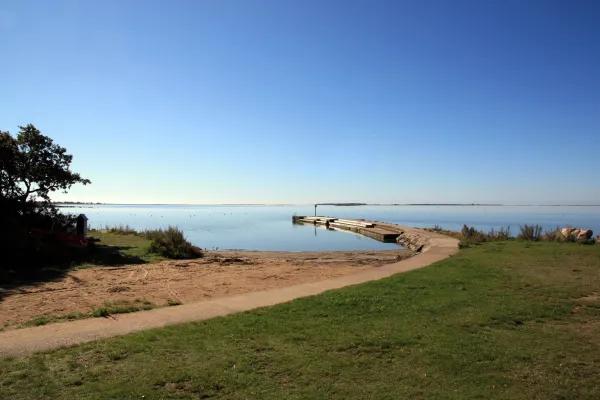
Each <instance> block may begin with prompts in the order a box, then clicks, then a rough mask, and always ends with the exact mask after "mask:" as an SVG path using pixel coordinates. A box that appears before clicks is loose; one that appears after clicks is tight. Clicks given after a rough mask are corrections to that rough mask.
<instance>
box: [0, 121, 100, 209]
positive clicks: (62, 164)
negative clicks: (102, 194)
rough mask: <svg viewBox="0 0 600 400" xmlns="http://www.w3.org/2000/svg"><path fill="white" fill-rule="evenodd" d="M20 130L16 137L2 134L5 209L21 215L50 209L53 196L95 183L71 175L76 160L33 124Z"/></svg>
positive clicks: (0, 183) (0, 187)
mask: <svg viewBox="0 0 600 400" xmlns="http://www.w3.org/2000/svg"><path fill="white" fill-rule="evenodd" d="M19 129H20V130H19V133H18V134H17V136H16V137H13V136H12V135H11V134H10V133H9V132H0V198H1V201H2V203H4V205H5V206H7V207H10V208H11V209H16V210H17V211H18V212H19V213H20V214H23V213H25V212H26V210H28V209H31V208H48V207H50V195H51V194H52V193H53V192H56V191H62V192H64V193H66V192H67V191H68V190H69V189H70V188H71V186H73V185H75V184H77V183H80V184H83V185H87V184H89V183H91V182H90V180H89V179H85V178H82V177H81V176H80V175H79V174H78V173H74V172H73V171H71V169H70V167H71V162H72V161H73V156H72V155H70V154H67V149H65V148H64V147H61V146H59V145H58V144H56V143H54V141H53V140H52V139H51V138H50V137H48V136H44V135H42V133H41V132H40V131H39V130H38V129H37V128H36V127H35V126H33V125H32V124H28V125H26V126H19ZM43 204H46V206H45V207H43V206H42V205H43Z"/></svg>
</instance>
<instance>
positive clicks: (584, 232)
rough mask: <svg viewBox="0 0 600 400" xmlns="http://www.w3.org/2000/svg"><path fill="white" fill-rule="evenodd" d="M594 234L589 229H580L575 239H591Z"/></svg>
mask: <svg viewBox="0 0 600 400" xmlns="http://www.w3.org/2000/svg"><path fill="white" fill-rule="evenodd" d="M593 235H594V232H593V231H592V230H591V229H581V230H579V234H578V235H577V239H591V237H592V236H593Z"/></svg>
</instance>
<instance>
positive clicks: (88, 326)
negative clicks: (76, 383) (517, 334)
mask: <svg viewBox="0 0 600 400" xmlns="http://www.w3.org/2000/svg"><path fill="white" fill-rule="evenodd" d="M396 227H398V226H396ZM399 228H401V229H402V230H403V237H404V239H405V240H407V241H412V240H415V241H419V243H422V242H423V240H425V241H426V242H427V245H426V246H424V247H423V251H422V252H421V253H419V254H417V255H415V256H413V257H411V258H408V259H406V260H403V261H400V262H397V263H394V264H389V265H384V266H382V267H379V268H373V269H370V270H368V271H363V272H360V273H357V274H353V275H346V276H342V277H339V278H333V279H327V280H324V281H319V282H313V283H305V284H301V285H296V286H289V287H285V288H278V289H271V290H265V291H261V292H253V293H246V294H241V295H236V296H229V297H222V298H219V299H214V300H210V301H206V302H199V303H191V304H184V305H181V306H175V307H163V308H158V309H154V310H150V311H141V312H137V313H132V314H119V315H116V316H114V317H113V316H111V317H109V318H93V319H82V320H78V321H71V322H63V323H55V324H49V325H44V326H38V327H32V328H23V329H15V330H11V331H8V332H3V333H0V356H2V357H6V356H14V355H22V354H29V353H34V352H39V351H44V350H51V349H56V348H60V347H66V346H72V345H75V344H79V343H84V342H89V341H92V340H97V339H103V338H108V337H111V336H117V335H123V334H126V333H131V332H137V331H142V330H145V329H151V328H159V327H162V326H165V325H172V324H180V323H184V322H192V321H201V320H206V319H209V318H214V317H218V316H223V315H229V314H234V313H237V312H241V311H248V310H252V309H255V308H259V307H267V306H272V305H275V304H278V303H284V302H287V301H290V300H294V299H297V298H300V297H307V296H313V295H316V294H319V293H323V292H325V291H327V290H331V289H339V288H342V287H345V286H350V285H357V284H360V283H365V282H369V281H375V280H378V279H382V278H387V277H389V276H391V275H394V274H397V273H401V272H406V271H411V270H413V269H418V268H422V267H425V266H427V265H429V264H431V263H434V262H436V261H439V260H443V259H445V258H447V257H449V256H451V255H452V254H454V253H456V252H458V240H456V239H453V238H450V237H447V236H443V235H440V234H437V233H433V232H427V231H424V230H422V229H417V228H409V227H404V226H402V227H399Z"/></svg>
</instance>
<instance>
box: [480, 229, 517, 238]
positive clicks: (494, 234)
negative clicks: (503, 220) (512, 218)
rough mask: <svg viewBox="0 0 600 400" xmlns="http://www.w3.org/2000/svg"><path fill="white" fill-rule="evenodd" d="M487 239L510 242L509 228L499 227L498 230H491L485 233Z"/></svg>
mask: <svg viewBox="0 0 600 400" xmlns="http://www.w3.org/2000/svg"><path fill="white" fill-rule="evenodd" d="M486 236H487V239H488V240H510V239H512V236H511V235H510V226H509V227H508V228H506V229H504V227H503V226H502V227H500V230H494V228H492V229H491V230H490V231H489V232H488V233H487V235H486Z"/></svg>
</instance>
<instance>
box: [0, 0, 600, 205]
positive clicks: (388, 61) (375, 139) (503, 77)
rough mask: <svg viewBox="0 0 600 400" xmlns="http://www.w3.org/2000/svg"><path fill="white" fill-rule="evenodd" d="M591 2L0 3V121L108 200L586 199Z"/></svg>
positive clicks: (597, 199) (598, 92)
mask: <svg viewBox="0 0 600 400" xmlns="http://www.w3.org/2000/svg"><path fill="white" fill-rule="evenodd" d="M599 15H600V2H597V1H566V0H565V1H546V0H544V1H542V0H528V1H500V0H498V1H486V0H473V1H461V0H456V1H447V0H436V1H430V0H424V1H423V0H420V1H416V0H415V1H402V0H401V1H397V0H395V1H383V0H381V1H379V0H378V1H332V0H327V1H322V0H319V1H313V0H305V1H284V0H273V1H261V0H253V1H246V0H239V1H229V0H219V1H217V0H214V1H200V0H190V1H181V0H175V1H150V0H146V1H133V0H119V1H112V0H103V1H80V0H76V1H62V0H53V1H42V0H38V1H27V0H3V1H1V2H0V38H1V40H0V54H2V62H1V63H0V76H1V78H0V93H1V94H2V95H1V96H0V128H1V129H3V130H9V131H11V132H13V133H16V131H17V126H18V125H24V124H27V123H33V124H35V125H36V126H37V127H38V128H39V129H41V130H42V132H43V133H44V134H46V135H49V136H51V137H52V138H54V139H55V140H56V141H57V142H58V143H59V144H61V145H62V146H64V147H66V148H67V149H68V150H69V151H70V152H71V153H72V154H74V156H75V159H74V162H73V169H74V170H76V171H78V172H80V173H81V174H82V175H83V176H85V177H87V178H89V179H91V180H92V182H93V184H92V185H89V186H86V187H76V188H73V189H72V191H71V193H70V194H69V195H67V196H64V195H57V196H55V197H56V199H59V200H65V199H67V200H79V201H100V202H123V203H311V202H322V201H340V202H345V201H360V202H373V203H412V202H468V203H472V202H476V203H481V202H492V203H505V204H514V203H535V204H554V203H569V204H589V203H595V204H598V203H600V175H598V171H599V165H598V161H597V160H598V156H599V155H600V144H599V142H600V136H599V133H600V131H599V130H598V127H600V45H599V43H600V24H598V16H599Z"/></svg>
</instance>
